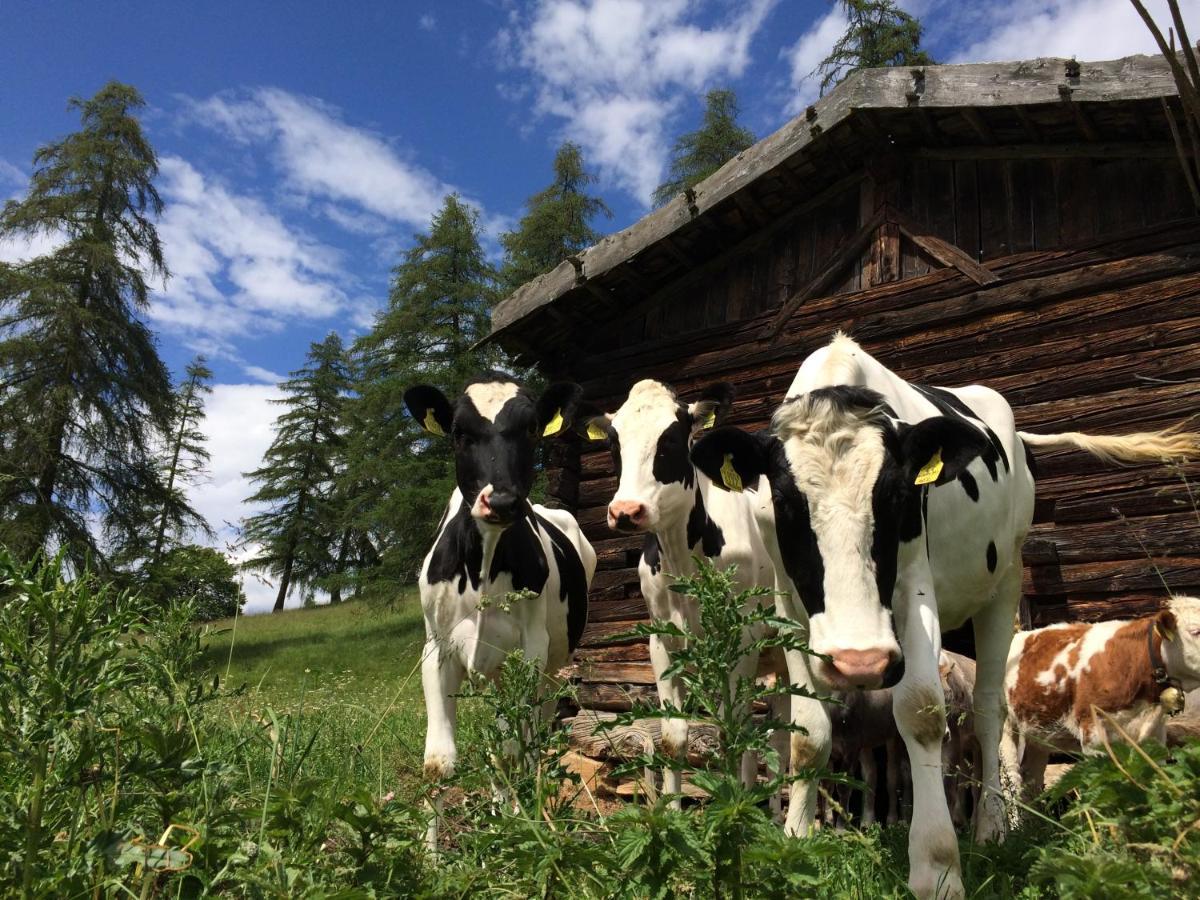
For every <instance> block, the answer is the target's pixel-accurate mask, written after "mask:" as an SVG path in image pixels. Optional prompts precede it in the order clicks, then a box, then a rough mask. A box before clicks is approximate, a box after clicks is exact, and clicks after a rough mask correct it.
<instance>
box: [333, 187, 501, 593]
mask: <svg viewBox="0 0 1200 900" xmlns="http://www.w3.org/2000/svg"><path fill="white" fill-rule="evenodd" d="M495 296H496V290H495V273H494V271H493V269H492V267H491V265H489V263H488V261H487V257H486V256H485V255H484V252H483V249H482V248H481V246H480V242H479V223H478V215H477V214H476V212H475V211H474V210H472V209H471V208H470V207H468V206H467V205H466V204H464V203H463V201H462V200H461V199H460V198H459V197H458V196H456V195H454V194H451V195H449V196H448V197H446V200H445V203H444V204H443V206H442V208H441V209H440V210H439V211H438V212H437V214H436V215H434V217H433V221H432V222H431V223H430V229H429V232H428V233H427V234H419V235H417V236H416V238H415V240H414V244H413V246H412V248H411V249H409V250H408V251H407V252H406V253H405V254H404V259H403V261H402V262H401V263H400V265H398V266H397V267H396V269H395V272H394V275H393V279H392V285H391V290H390V292H389V294H388V303H387V307H386V308H385V309H384V310H383V311H382V312H380V314H379V316H378V317H377V318H376V320H375V324H374V326H373V328H372V329H371V331H370V332H369V333H368V334H366V335H365V336H363V337H362V338H360V339H359V340H358V341H357V342H356V344H355V347H354V364H355V374H356V379H355V382H356V389H357V394H358V396H357V398H356V400H355V401H354V402H353V404H352V406H351V410H350V421H351V422H352V423H353V425H352V427H351V428H350V434H349V448H348V452H347V454H346V458H347V464H346V468H345V471H344V472H343V474H342V483H343V484H344V486H345V495H344V496H345V500H344V503H345V515H346V521H347V523H349V524H350V525H351V526H352V532H353V539H352V540H353V544H352V547H353V548H354V549H353V551H352V552H353V554H354V557H355V559H356V560H357V561H358V566H359V567H358V571H357V582H356V584H357V587H358V589H359V590H360V591H364V592H365V593H366V594H367V595H369V596H378V597H383V598H394V597H395V596H396V595H397V594H398V593H399V591H400V590H401V589H402V588H403V587H404V586H406V585H410V584H412V583H413V582H414V581H415V580H416V575H417V569H418V567H419V565H420V561H421V558H422V556H423V555H424V554H425V551H426V550H427V549H428V548H429V541H430V539H431V537H432V535H433V531H434V528H435V527H436V524H437V522H438V518H439V517H440V516H441V514H442V512H443V510H444V508H445V505H446V500H447V498H448V497H449V496H450V492H451V490H452V489H453V487H454V462H453V459H452V457H451V454H450V448H449V445H448V442H446V441H433V440H430V439H429V437H428V435H427V434H426V433H425V432H424V431H423V430H422V429H421V428H420V427H418V426H417V425H416V423H414V422H413V421H412V420H411V419H410V418H409V416H408V414H407V413H406V412H405V411H404V407H403V404H402V403H401V402H400V398H401V397H402V396H403V394H404V391H405V389H406V388H408V387H411V386H412V385H414V384H418V383H428V384H434V385H437V386H438V387H440V388H441V389H442V390H443V391H445V393H446V395H447V396H454V394H455V393H456V392H457V391H459V390H461V389H462V387H463V386H464V385H465V383H466V381H467V380H468V379H469V378H470V376H471V375H473V374H475V373H476V372H478V371H479V370H480V369H483V368H487V367H488V366H489V365H490V364H493V363H494V357H493V356H492V355H491V354H489V353H488V352H486V351H472V349H471V348H472V346H473V345H474V344H475V343H476V342H477V341H478V340H479V339H480V338H482V337H483V336H484V335H486V334H487V327H488V310H489V309H490V308H491V306H492V304H493V302H494V300H495Z"/></svg>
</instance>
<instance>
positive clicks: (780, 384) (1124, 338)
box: [551, 161, 1200, 710]
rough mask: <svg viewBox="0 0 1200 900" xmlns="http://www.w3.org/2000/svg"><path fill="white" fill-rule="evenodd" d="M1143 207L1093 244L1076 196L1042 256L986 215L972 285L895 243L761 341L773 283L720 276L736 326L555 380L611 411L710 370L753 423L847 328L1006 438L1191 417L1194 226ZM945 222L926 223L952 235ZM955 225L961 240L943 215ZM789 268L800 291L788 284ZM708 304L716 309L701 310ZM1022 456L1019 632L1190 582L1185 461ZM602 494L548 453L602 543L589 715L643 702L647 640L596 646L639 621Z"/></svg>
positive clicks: (1190, 509) (628, 544) (770, 260)
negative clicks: (1003, 403) (1067, 234)
mask: <svg viewBox="0 0 1200 900" xmlns="http://www.w3.org/2000/svg"><path fill="white" fill-rule="evenodd" d="M1124 162H1128V161H1124ZM977 173H978V169H977ZM866 190H870V188H869V185H868V186H865V187H864V192H865V191H866ZM1004 196H1006V197H1009V196H1013V197H1015V196H1022V197H1024V196H1026V194H1024V193H1021V192H1014V193H1012V194H1009V193H1004ZM1092 196H1093V197H1098V196H1099V194H1098V193H1096V192H1093V193H1092ZM859 199H860V198H859ZM1160 199H1162V198H1160ZM1142 200H1144V203H1142V205H1141V208H1140V209H1141V210H1142V211H1141V212H1139V214H1138V218H1136V224H1139V226H1141V227H1140V228H1139V229H1136V230H1135V232H1124V233H1122V234H1117V235H1115V236H1111V238H1104V236H1099V238H1098V236H1097V232H1104V228H1108V226H1104V227H1102V224H1100V223H1102V222H1106V221H1109V220H1110V218H1111V217H1109V216H1108V214H1104V215H1103V216H1102V215H1100V210H1103V209H1104V206H1103V204H1102V205H1099V206H1093V208H1092V209H1093V212H1094V215H1093V216H1091V217H1090V221H1091V222H1092V226H1090V227H1091V228H1093V233H1092V236H1091V240H1079V241H1076V242H1075V244H1074V245H1073V246H1063V238H1062V228H1063V222H1067V221H1075V220H1073V218H1072V217H1070V216H1067V215H1066V214H1064V212H1062V211H1061V214H1060V216H1058V220H1057V221H1058V232H1057V235H1058V236H1057V238H1056V240H1057V245H1056V246H1052V247H1046V248H1039V247H1038V246H1037V245H1036V235H1037V234H1038V232H1037V227H1036V224H1030V232H1028V234H1030V235H1033V238H1031V239H1026V238H1022V239H1021V241H1022V242H1020V244H1015V245H1014V244H1013V242H1012V241H1013V238H1012V234H1013V230H1012V226H1013V221H1014V220H1013V218H1012V217H1009V216H1004V217H1001V216H996V218H995V222H996V223H998V222H1001V221H1003V223H1004V224H1003V228H1004V232H1003V233H1004V235H1006V236H1004V242H1003V247H1004V248H1008V247H1012V246H1019V247H1020V252H1014V253H1003V254H1000V253H1001V250H1000V247H1001V246H1002V245H1001V244H996V242H994V240H992V239H988V240H986V241H985V240H984V239H983V238H980V239H979V240H980V244H979V247H980V248H982V247H985V246H986V247H996V250H995V253H994V254H991V256H989V252H985V251H983V250H980V253H979V256H980V257H982V258H983V259H984V260H985V262H986V264H988V268H989V270H990V271H991V272H994V274H995V275H996V276H998V280H997V281H995V283H990V284H984V286H980V284H978V283H976V282H974V281H972V280H970V278H967V277H966V276H964V275H962V274H961V272H959V271H958V270H954V269H946V268H935V266H938V265H940V264H938V263H936V262H935V260H931V259H928V258H923V257H920V254H919V253H918V252H917V251H916V250H913V248H911V247H906V248H905V250H904V252H905V253H906V254H911V256H912V257H913V262H902V263H901V271H898V272H894V274H893V275H892V277H894V278H896V280H894V281H889V282H888V283H882V284H875V286H872V287H869V288H868V289H865V290H864V289H851V288H853V287H854V286H857V284H860V283H862V272H863V271H864V263H863V262H862V260H859V262H858V263H857V264H856V266H854V271H853V272H851V274H848V275H847V278H846V281H845V282H844V283H842V284H841V288H842V292H841V293H832V294H829V295H827V296H822V298H816V299H812V300H810V301H806V302H804V304H803V305H802V306H800V307H799V308H798V310H797V312H796V313H794V314H793V316H792V317H791V318H790V319H788V320H787V323H786V326H785V328H784V330H782V331H781V334H780V335H779V336H778V340H774V341H772V340H770V338H769V337H767V335H768V332H769V326H770V324H772V322H773V319H774V318H775V317H776V314H778V311H779V304H780V301H781V299H782V298H781V295H780V293H781V292H775V294H774V302H770V301H769V298H768V294H769V292H768V290H767V289H766V288H764V284H766V283H767V281H768V280H769V276H767V277H764V278H761V280H757V281H756V280H755V278H754V277H750V276H746V275H742V276H738V275H737V274H736V272H734V271H731V272H730V276H728V280H727V281H725V282H722V283H724V284H725V286H726V288H725V294H721V293H720V292H719V290H718V288H716V287H712V288H710V289H712V290H714V292H716V293H715V294H712V295H710V296H725V298H726V299H727V300H728V302H730V304H733V301H732V300H730V299H728V298H730V296H731V292H732V287H731V286H745V284H750V287H743V288H742V289H744V290H748V292H750V294H749V295H752V296H757V298H760V300H758V301H756V304H757V306H755V308H754V310H752V311H751V308H750V307H751V305H742V306H739V307H737V308H739V310H742V311H744V312H742V313H739V318H738V319H737V320H732V322H726V323H721V324H715V325H714V324H713V323H708V324H707V326H704V328H695V329H679V330H678V331H677V332H676V334H673V335H672V336H671V337H655V338H649V340H647V338H644V337H643V340H641V341H637V342H635V343H632V344H630V346H624V347H622V346H619V342H613V343H614V346H613V347H612V349H611V350H608V352H606V353H602V354H592V355H588V356H583V358H580V359H578V360H577V361H576V364H575V365H574V368H572V371H569V372H560V373H556V374H564V376H569V377H572V378H576V379H577V380H580V382H581V383H582V384H583V386H584V389H586V392H587V395H588V397H589V398H592V400H595V401H596V402H599V403H600V404H601V406H605V407H606V408H610V409H612V408H616V406H617V404H619V402H620V401H622V400H623V397H624V395H625V392H626V391H628V389H629V388H630V386H631V384H632V383H634V382H635V380H636V379H638V378H642V377H655V378H660V379H662V380H665V382H667V383H670V384H673V385H674V386H676V388H677V390H678V392H679V394H680V397H683V398H688V397H689V395H691V394H694V392H695V391H697V390H698V389H700V388H702V386H703V385H704V384H707V383H709V382H713V380H730V382H732V383H734V385H736V386H737V390H738V397H737V401H736V403H734V407H733V413H732V416H731V419H730V424H734V425H740V426H743V427H748V428H758V427H763V426H764V425H766V424H767V421H768V419H769V416H770V413H772V412H773V410H774V408H775V406H776V404H778V402H779V401H780V398H781V397H782V395H784V391H785V390H786V388H787V385H788V384H790V382H791V379H792V377H793V376H794V372H796V368H797V366H798V364H799V361H800V360H802V359H803V358H804V356H805V355H806V354H808V353H810V352H811V350H814V349H816V348H817V347H820V346H822V344H824V343H827V342H828V340H829V337H830V336H832V334H833V332H834V331H835V330H838V329H844V330H846V331H847V332H850V334H851V335H852V336H854V337H856V338H857V340H858V341H859V342H860V343H862V344H863V346H864V348H865V349H866V350H869V352H870V353H872V354H874V355H876V356H877V358H878V359H880V360H881V361H883V362H884V364H886V365H888V366H889V367H892V368H893V370H895V371H896V372H899V373H900V374H901V376H904V377H905V378H908V379H911V380H916V382H923V383H931V384H942V385H956V384H966V383H971V382H984V383H986V384H989V385H991V386H994V388H996V389H997V390H1000V391H1001V392H1003V394H1004V395H1006V397H1007V398H1008V400H1009V402H1012V403H1013V406H1014V409H1015V413H1016V420H1018V426H1019V427H1021V428H1022V430H1030V431H1038V430H1042V431H1063V430H1080V431H1098V432H1110V433H1120V432H1126V431H1134V430H1139V428H1150V427H1159V426H1163V425H1165V424H1169V422H1175V421H1180V420H1183V419H1187V418H1188V416H1190V415H1194V414H1195V413H1196V412H1198V410H1200V380H1198V376H1200V341H1198V338H1200V221H1198V220H1196V218H1190V220H1184V221H1180V222H1170V223H1164V224H1160V226H1150V227H1146V215H1147V214H1146V212H1145V210H1146V209H1147V204H1150V203H1151V202H1150V200H1148V199H1145V198H1142ZM839 203H844V200H839ZM1156 203H1158V200H1156ZM910 204H913V202H912V200H910ZM833 206H834V208H838V203H835V204H833ZM936 208H937V204H936V203H929V204H925V205H924V206H922V204H919V203H916V204H913V205H910V214H911V215H914V216H916V215H922V210H924V211H925V216H926V217H925V224H929V223H930V222H932V221H935V220H934V218H931V216H932V210H934V209H936ZM1036 208H1037V204H1032V205H1031V209H1036ZM1159 209H1160V211H1162V210H1174V206H1172V205H1171V204H1164V205H1162V206H1160V208H1159ZM1163 215H1166V214H1165V212H1163ZM967 218H970V216H967ZM1076 218H1079V217H1078V216H1076ZM1034 220H1036V216H1031V220H1030V222H1034ZM955 221H956V220H955ZM1024 221H1025V220H1022V222H1024ZM1112 221H1116V218H1112ZM1128 221H1129V222H1133V221H1134V220H1133V218H1129V220H1128ZM1121 222H1122V223H1126V222H1127V220H1124V218H1122V220H1121ZM982 226H983V228H982V230H980V234H992V233H994V232H995V234H997V235H998V234H1000V226H998V224H992V223H991V222H990V221H989V223H982ZM1074 227H1075V226H1072V228H1074ZM1114 227H1115V226H1114ZM949 228H950V226H948V224H947V226H946V227H944V228H943V230H942V232H941V234H942V235H948V234H952V232H950V230H949ZM815 230H817V229H811V230H809V232H808V233H809V234H810V235H812V234H814V233H815ZM847 230H850V227H848V226H847V228H846V229H844V232H842V233H845V232H847ZM935 230H936V229H935ZM1022 234H1025V232H1022ZM953 235H954V236H955V240H961V236H960V229H959V226H958V224H954V227H953ZM812 239H815V238H810V240H812ZM948 239H949V238H947V240H948ZM1030 240H1033V241H1034V244H1033V246H1030V242H1028V241H1030ZM793 246H796V245H794V244H793ZM763 252H764V253H766V257H764V258H763V262H762V263H761V265H762V266H763V268H764V270H766V271H768V272H769V271H787V266H786V264H785V263H784V262H780V258H779V257H772V256H770V253H769V252H767V251H763ZM812 252H814V254H816V253H817V252H818V251H817V250H814V251H812ZM820 252H828V251H820ZM871 252H872V250H871V248H869V250H868V251H866V252H865V253H864V258H865V257H868V256H869V254H870V253H871ZM905 260H907V256H906V257H905ZM748 265H749V263H748ZM754 265H760V263H755V264H754ZM806 271H811V270H806ZM901 274H904V277H900V276H901ZM793 277H794V283H796V284H800V286H802V284H803V281H804V278H803V277H802V276H800V275H794V276H793ZM708 302H709V301H708V300H707V299H706V304H708ZM739 302H740V301H739ZM718 307H719V304H716V301H713V302H712V305H706V307H704V308H706V310H716V308H718ZM668 314H672V313H667V312H664V318H662V319H659V320H658V322H659V323H660V325H664V326H665V325H666V323H667V318H666V316H668ZM706 314H708V313H706ZM646 320H647V322H655V319H654V317H653V316H650V317H648V318H647V319H646ZM1038 466H1039V481H1038V504H1037V517H1036V524H1034V528H1033V530H1032V533H1031V535H1030V539H1028V542H1027V544H1026V548H1025V563H1026V570H1025V584H1024V589H1025V592H1026V595H1027V598H1028V601H1030V608H1031V612H1032V619H1033V623H1034V624H1045V623H1049V622H1054V620H1061V619H1066V618H1076V619H1097V618H1112V617H1117V616H1124V614H1134V613H1139V612H1141V611H1144V610H1150V608H1153V607H1154V606H1156V605H1157V604H1158V601H1159V598H1160V596H1162V595H1163V593H1164V592H1165V590H1166V589H1168V588H1169V589H1171V590H1176V592H1200V548H1198V546H1196V541H1195V536H1196V534H1200V516H1198V512H1196V504H1198V503H1200V466H1188V467H1184V468H1182V469H1180V470H1168V469H1165V468H1163V467H1138V468H1128V469H1112V468H1105V467H1104V466H1102V464H1100V463H1099V462H1097V461H1094V460H1092V458H1091V457H1087V456H1085V455H1082V454H1040V455H1039V456H1038ZM614 490H616V480H614V478H613V473H612V463H611V460H610V458H608V455H607V452H606V451H605V452H595V451H592V452H588V451H583V450H582V448H581V446H580V444H578V443H577V442H574V440H570V439H568V440H566V442H563V443H562V444H560V445H558V448H557V451H556V454H554V467H553V470H552V472H551V491H552V493H553V494H554V496H556V498H557V499H558V502H560V503H562V504H564V505H566V506H569V508H572V509H575V510H576V512H577V516H578V518H580V522H581V524H582V527H583V529H584V532H586V533H587V535H588V538H589V539H590V540H592V541H593V544H594V545H595V547H596V551H598V554H599V569H598V572H596V577H595V581H594V584H593V592H592V606H590V617H589V625H588V630H587V632H586V634H584V638H583V643H582V647H581V649H580V652H578V654H577V665H578V676H580V702H581V704H582V706H583V707H584V708H592V709H598V710H614V709H624V708H628V704H629V701H630V698H631V697H636V696H643V697H653V694H654V686H653V674H652V672H650V667H649V662H648V655H647V649H646V647H644V646H643V644H641V643H640V642H625V643H623V644H618V646H611V644H608V643H606V641H607V638H610V637H611V636H612V635H616V634H619V632H622V631H624V630H626V629H628V628H629V626H630V625H631V624H632V623H634V622H637V620H640V619H642V618H644V604H643V601H642V599H641V596H640V593H638V587H637V571H636V563H637V558H638V553H640V550H641V545H642V539H641V538H640V536H629V535H617V534H613V533H611V532H608V529H607V528H606V526H605V505H606V504H607V502H608V499H611V497H612V494H613V492H614Z"/></svg>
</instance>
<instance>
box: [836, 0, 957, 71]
mask: <svg viewBox="0 0 1200 900" xmlns="http://www.w3.org/2000/svg"><path fill="white" fill-rule="evenodd" d="M839 2H840V3H841V4H842V8H843V9H844V10H845V12H846V18H847V19H848V20H849V23H850V24H849V25H848V26H847V28H846V32H845V33H844V34H843V35H842V36H841V37H840V38H838V40H837V43H836V44H834V45H833V49H832V50H831V51H830V53H829V55H828V56H827V57H825V59H823V60H822V61H821V64H820V65H819V66H817V73H818V74H819V75H820V76H821V93H822V94H824V93H825V91H827V90H828V89H829V88H831V87H833V86H834V85H835V84H837V83H838V82H840V81H843V80H845V79H846V78H848V77H850V75H852V74H853V73H855V72H857V71H858V70H859V69H875V68H880V67H883V66H931V65H934V61H933V59H932V58H931V57H930V56H929V54H928V53H926V52H925V51H924V50H922V49H921V31H922V29H921V22H920V20H918V19H916V18H914V17H913V16H910V15H909V14H908V13H906V12H905V11H904V10H902V9H901V8H900V7H899V6H897V5H896V3H895V0H839Z"/></svg>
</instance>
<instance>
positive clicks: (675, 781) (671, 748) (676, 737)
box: [650, 634, 688, 809]
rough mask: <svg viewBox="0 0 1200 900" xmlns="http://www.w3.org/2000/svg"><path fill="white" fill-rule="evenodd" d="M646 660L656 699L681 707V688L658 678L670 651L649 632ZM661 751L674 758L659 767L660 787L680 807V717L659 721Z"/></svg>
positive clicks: (684, 736) (683, 726)
mask: <svg viewBox="0 0 1200 900" xmlns="http://www.w3.org/2000/svg"><path fill="white" fill-rule="evenodd" d="M650 662H651V665H652V666H653V668H654V677H655V681H656V682H657V684H658V700H659V702H660V703H661V704H662V705H663V706H664V707H666V706H667V705H668V704H670V705H671V706H673V707H675V708H676V709H678V708H680V707H681V706H683V691H682V690H681V689H680V687H679V684H678V682H676V681H675V679H674V678H662V677H660V675H659V673H661V672H665V671H666V670H667V668H668V667H669V666H670V665H671V653H670V650H669V649H668V648H667V646H666V643H665V642H664V641H663V639H662V638H661V637H659V636H658V635H656V634H652V635H650ZM660 727H661V729H662V740H661V746H662V752H663V755H664V756H667V757H671V758H673V759H675V760H676V764H675V766H674V767H671V766H667V767H664V768H663V773H662V789H663V793H664V794H674V795H676V797H675V799H674V800H672V801H671V805H672V806H673V807H675V808H676V809H680V808H681V806H682V801H681V795H682V793H683V771H682V769H683V766H684V764H685V763H686V762H687V748H688V721H687V719H685V718H682V717H671V718H667V719H662V720H661V726H660Z"/></svg>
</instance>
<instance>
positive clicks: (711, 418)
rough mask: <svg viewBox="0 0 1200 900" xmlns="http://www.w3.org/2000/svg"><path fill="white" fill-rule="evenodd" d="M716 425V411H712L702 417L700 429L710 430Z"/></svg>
mask: <svg viewBox="0 0 1200 900" xmlns="http://www.w3.org/2000/svg"><path fill="white" fill-rule="evenodd" d="M716 424H717V411H716V410H715V409H714V410H713V411H712V412H710V413H709V414H708V415H707V416H705V417H704V424H703V425H701V426H700V427H701V428H712V427H713V426H714V425H716Z"/></svg>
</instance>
